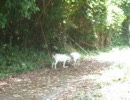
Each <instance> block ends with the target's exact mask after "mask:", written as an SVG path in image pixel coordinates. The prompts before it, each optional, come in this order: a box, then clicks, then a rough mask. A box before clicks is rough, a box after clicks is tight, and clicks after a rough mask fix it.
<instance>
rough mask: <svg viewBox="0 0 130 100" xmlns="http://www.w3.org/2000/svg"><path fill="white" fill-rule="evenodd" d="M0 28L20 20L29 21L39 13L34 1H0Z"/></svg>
mask: <svg viewBox="0 0 130 100" xmlns="http://www.w3.org/2000/svg"><path fill="white" fill-rule="evenodd" d="M0 3H1V4H2V5H1V10H0V19H1V20H0V28H4V27H5V25H6V24H7V23H9V22H12V21H15V22H16V21H18V20H19V19H20V18H27V19H30V17H31V15H32V14H34V13H36V12H37V11H39V8H38V7H37V5H36V3H35V0H22V1H21V0H6V1H5V2H3V1H0Z"/></svg>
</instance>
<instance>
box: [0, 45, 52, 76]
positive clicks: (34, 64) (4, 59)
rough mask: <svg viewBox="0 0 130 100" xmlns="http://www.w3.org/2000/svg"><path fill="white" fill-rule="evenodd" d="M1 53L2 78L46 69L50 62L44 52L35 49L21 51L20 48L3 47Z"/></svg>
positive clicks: (0, 67) (0, 69) (0, 68)
mask: <svg viewBox="0 0 130 100" xmlns="http://www.w3.org/2000/svg"><path fill="white" fill-rule="evenodd" d="M0 52H1V53H0V74H1V75H0V76H4V75H3V74H5V75H7V74H14V73H22V72H28V71H33V70H35V69H39V68H44V67H45V65H46V64H48V63H49V61H50V59H49V57H48V56H47V55H46V54H45V53H44V52H43V51H42V52H38V51H35V50H34V49H24V50H20V49H19V48H18V47H11V46H10V45H3V46H2V48H1V49H0Z"/></svg>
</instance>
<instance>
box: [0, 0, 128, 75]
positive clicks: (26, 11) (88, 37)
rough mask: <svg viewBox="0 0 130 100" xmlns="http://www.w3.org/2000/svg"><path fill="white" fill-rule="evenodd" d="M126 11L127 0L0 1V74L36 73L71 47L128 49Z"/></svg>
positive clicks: (70, 49) (72, 48)
mask: <svg viewBox="0 0 130 100" xmlns="http://www.w3.org/2000/svg"><path fill="white" fill-rule="evenodd" d="M129 7H130V4H129V2H128V0H37V1H35V0H5V1H4V0H2V1H0V40H1V41H0V44H1V45H0V51H1V53H0V73H1V75H3V74H6V73H11V74H12V73H15V72H26V71H28V70H29V71H30V70H34V69H37V68H41V67H43V66H44V65H45V64H46V65H48V63H49V61H50V58H49V57H50V56H51V54H52V53H54V52H66V53H67V52H70V51H72V50H76V48H77V44H78V45H80V46H81V47H82V48H84V49H100V47H106V46H113V45H124V44H128V45H129V41H130V40H129V37H130V35H129V30H130V26H129V23H130V9H129ZM78 48H79V47H78Z"/></svg>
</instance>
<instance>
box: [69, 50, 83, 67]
mask: <svg viewBox="0 0 130 100" xmlns="http://www.w3.org/2000/svg"><path fill="white" fill-rule="evenodd" d="M70 56H71V57H72V58H73V60H74V67H75V65H76V63H77V61H78V60H79V59H80V58H81V55H80V54H79V53H78V52H72V53H71V54H70Z"/></svg>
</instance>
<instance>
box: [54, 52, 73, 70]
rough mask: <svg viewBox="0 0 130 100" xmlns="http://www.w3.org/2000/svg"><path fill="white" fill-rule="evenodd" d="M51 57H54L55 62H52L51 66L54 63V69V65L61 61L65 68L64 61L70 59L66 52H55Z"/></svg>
mask: <svg viewBox="0 0 130 100" xmlns="http://www.w3.org/2000/svg"><path fill="white" fill-rule="evenodd" d="M53 58H54V60H55V62H53V63H52V68H53V66H54V65H55V69H56V65H57V63H58V62H63V67H64V68H66V67H65V63H66V62H67V61H71V57H70V56H68V55H66V54H55V55H53Z"/></svg>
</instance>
